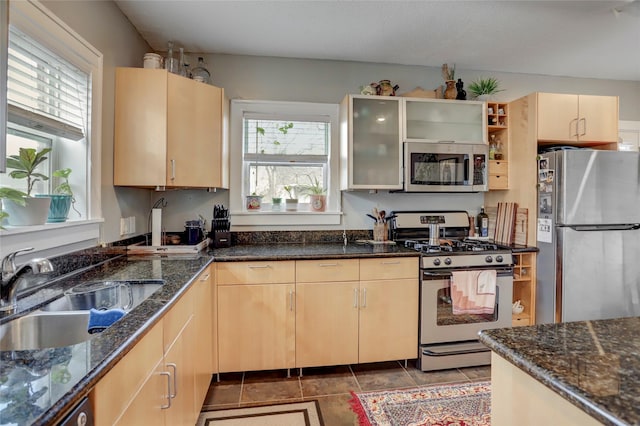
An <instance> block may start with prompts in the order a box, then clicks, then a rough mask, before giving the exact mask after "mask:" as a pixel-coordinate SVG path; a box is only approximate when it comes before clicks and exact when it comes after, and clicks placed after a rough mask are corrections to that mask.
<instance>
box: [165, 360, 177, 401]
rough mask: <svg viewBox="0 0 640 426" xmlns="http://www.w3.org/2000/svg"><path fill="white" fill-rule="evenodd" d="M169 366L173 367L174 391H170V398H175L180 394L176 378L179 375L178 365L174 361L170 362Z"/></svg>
mask: <svg viewBox="0 0 640 426" xmlns="http://www.w3.org/2000/svg"><path fill="white" fill-rule="evenodd" d="M167 367H171V368H172V369H173V393H171V391H169V398H175V397H176V395H177V394H178V381H177V379H176V377H178V367H177V366H176V365H175V364H174V363H173V362H168V363H167Z"/></svg>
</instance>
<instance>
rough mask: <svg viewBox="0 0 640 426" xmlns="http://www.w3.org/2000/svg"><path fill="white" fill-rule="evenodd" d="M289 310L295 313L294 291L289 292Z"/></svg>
mask: <svg viewBox="0 0 640 426" xmlns="http://www.w3.org/2000/svg"><path fill="white" fill-rule="evenodd" d="M289 310H290V311H292V312H293V290H289Z"/></svg>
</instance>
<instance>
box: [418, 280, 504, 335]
mask: <svg viewBox="0 0 640 426" xmlns="http://www.w3.org/2000/svg"><path fill="white" fill-rule="evenodd" d="M512 295H513V268H503V269H499V270H498V274H497V279H496V304H495V308H494V310H493V313H492V314H462V315H454V314H453V309H452V303H451V272H450V271H444V270H437V271H424V270H423V271H422V276H421V284H420V344H429V343H447V342H459V341H465V340H476V339H477V338H478V332H479V331H480V330H483V329H487V328H502V327H510V326H511V305H512Z"/></svg>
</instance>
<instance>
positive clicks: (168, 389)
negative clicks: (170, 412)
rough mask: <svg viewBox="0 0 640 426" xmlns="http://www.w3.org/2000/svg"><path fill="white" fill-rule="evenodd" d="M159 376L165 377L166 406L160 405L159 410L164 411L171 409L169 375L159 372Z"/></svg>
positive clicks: (166, 372)
mask: <svg viewBox="0 0 640 426" xmlns="http://www.w3.org/2000/svg"><path fill="white" fill-rule="evenodd" d="M160 375H161V376H167V405H161V406H160V408H161V409H163V410H166V409H167V408H171V373H169V372H168V371H161V372H160Z"/></svg>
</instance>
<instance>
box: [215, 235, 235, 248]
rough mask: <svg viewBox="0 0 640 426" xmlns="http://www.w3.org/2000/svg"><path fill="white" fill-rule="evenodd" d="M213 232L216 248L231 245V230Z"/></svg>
mask: <svg viewBox="0 0 640 426" xmlns="http://www.w3.org/2000/svg"><path fill="white" fill-rule="evenodd" d="M212 234H213V238H212V240H213V247H214V248H223V247H231V232H229V231H224V232H212Z"/></svg>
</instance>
